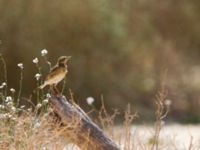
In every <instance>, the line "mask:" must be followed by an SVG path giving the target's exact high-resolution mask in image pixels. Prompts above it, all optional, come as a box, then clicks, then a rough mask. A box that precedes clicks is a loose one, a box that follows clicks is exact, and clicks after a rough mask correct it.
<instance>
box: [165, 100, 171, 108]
mask: <svg viewBox="0 0 200 150" xmlns="http://www.w3.org/2000/svg"><path fill="white" fill-rule="evenodd" d="M164 104H165V105H166V106H170V105H171V104H172V101H171V100H170V99H166V100H165V101H164Z"/></svg>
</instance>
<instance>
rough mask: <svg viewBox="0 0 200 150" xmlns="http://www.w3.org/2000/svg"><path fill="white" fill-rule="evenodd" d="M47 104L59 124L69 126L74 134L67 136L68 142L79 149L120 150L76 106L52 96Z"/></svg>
mask: <svg viewBox="0 0 200 150" xmlns="http://www.w3.org/2000/svg"><path fill="white" fill-rule="evenodd" d="M49 102H50V105H51V107H52V109H53V110H54V112H55V113H56V114H57V115H58V116H59V117H60V118H61V122H62V123H63V124H64V125H66V126H67V124H71V127H72V128H73V131H75V133H74V132H73V135H69V133H68V135H69V136H70V137H71V138H70V139H69V140H71V141H72V142H73V143H74V144H76V145H77V146H78V147H79V148H80V149H87V150H120V148H119V147H118V146H117V145H116V144H115V143H114V141H112V140H111V139H110V138H109V137H108V136H107V135H106V134H105V133H104V132H103V130H102V129H100V128H99V127H98V126H97V125H96V124H95V123H94V122H93V121H92V120H91V119H90V118H89V117H88V116H87V114H86V113H85V112H84V111H83V110H82V109H81V108H80V107H79V106H78V105H76V104H75V103H69V102H68V101H67V100H66V98H64V97H63V96H61V95H52V96H51V98H50V99H49ZM74 134H75V135H74ZM86 145H87V147H86Z"/></svg>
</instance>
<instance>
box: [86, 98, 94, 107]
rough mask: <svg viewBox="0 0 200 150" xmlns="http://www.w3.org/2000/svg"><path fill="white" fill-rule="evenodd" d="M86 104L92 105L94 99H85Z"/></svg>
mask: <svg viewBox="0 0 200 150" xmlns="http://www.w3.org/2000/svg"><path fill="white" fill-rule="evenodd" d="M86 102H87V104H88V105H92V103H93V102H94V98H93V97H88V98H86Z"/></svg>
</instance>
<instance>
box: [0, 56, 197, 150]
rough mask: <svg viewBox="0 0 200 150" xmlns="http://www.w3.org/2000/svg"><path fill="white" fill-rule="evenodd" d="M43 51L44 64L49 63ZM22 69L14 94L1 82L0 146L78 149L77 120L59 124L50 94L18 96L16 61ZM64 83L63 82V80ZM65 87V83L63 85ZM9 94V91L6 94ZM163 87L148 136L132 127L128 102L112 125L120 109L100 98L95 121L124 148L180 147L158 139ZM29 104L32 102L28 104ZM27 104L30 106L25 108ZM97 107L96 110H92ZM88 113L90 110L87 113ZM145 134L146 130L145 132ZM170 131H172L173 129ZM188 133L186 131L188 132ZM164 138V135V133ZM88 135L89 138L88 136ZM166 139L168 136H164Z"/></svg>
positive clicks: (192, 147) (190, 149) (164, 107)
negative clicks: (119, 122) (110, 107)
mask: <svg viewBox="0 0 200 150" xmlns="http://www.w3.org/2000/svg"><path fill="white" fill-rule="evenodd" d="M45 55H46V54H44V55H42V56H43V57H44V58H45V60H46V62H47V64H50V63H49V61H48V60H47V59H46V57H45ZM1 60H2V62H3V65H4V78H5V81H7V78H6V76H7V73H6V72H7V71H6V64H5V61H4V59H3V57H2V56H1ZM33 62H34V63H36V66H37V67H38V71H40V67H39V66H38V65H37V63H38V61H37V59H35V61H33ZM18 67H19V69H20V70H21V78H20V82H19V84H20V88H19V89H20V91H19V92H18V94H16V91H15V90H14V89H10V91H9V90H8V87H7V84H6V82H5V83H2V85H1V91H0V94H1V97H0V98H1V105H0V149H3V150H15V149H16V150H40V149H41V150H57V149H65V150H66V149H69V150H71V149H78V147H77V146H76V145H73V143H72V141H74V140H75V139H76V138H78V137H77V134H76V133H77V130H75V129H77V126H79V120H75V119H73V118H72V121H71V122H69V123H67V124H65V125H62V124H60V122H58V121H56V120H55V119H54V117H52V115H51V112H52V110H51V108H50V107H49V105H48V98H50V95H49V94H47V95H46V96H44V95H45V94H44V91H37V90H36V91H34V93H33V95H32V96H31V97H30V99H25V98H24V99H22V98H21V92H22V91H21V90H22V80H23V64H18ZM39 77H40V76H39V75H37V76H36V80H37V81H38V84H39V83H41V81H40V80H41V79H40V78H39ZM64 84H65V83H64ZM63 88H64V86H63ZM9 94H10V95H9ZM166 94H167V93H166V91H165V90H164V89H162V90H161V91H160V92H159V93H158V94H157V95H156V98H155V106H156V109H155V116H156V117H155V118H156V120H155V126H154V128H153V129H149V132H151V134H150V136H148V137H147V136H144V137H142V138H141V136H139V135H138V134H137V133H136V130H134V131H133V128H132V123H133V121H134V119H135V118H138V115H137V113H132V112H131V108H130V105H128V106H127V109H126V110H125V112H121V113H123V114H124V123H123V124H122V125H118V126H116V125H115V117H116V115H118V114H119V113H120V112H119V111H118V110H114V113H113V114H109V113H108V112H107V110H106V107H105V106H104V103H103V100H102V107H101V109H100V111H99V112H98V116H96V117H97V119H95V120H96V123H97V124H98V125H99V126H100V127H101V128H102V129H103V130H104V131H105V132H106V133H107V134H108V135H109V136H110V137H111V138H112V139H113V140H114V141H115V142H116V143H117V144H118V145H119V146H120V147H121V149H124V150H133V149H134V150H137V149H138V150H149V149H151V150H163V149H166V150H168V149H171V150H173V149H174V150H176V149H179V148H178V146H177V145H176V142H174V143H173V142H172V143H170V144H169V143H166V142H165V141H163V139H162V140H161V138H160V134H161V131H162V128H163V127H164V123H163V122H164V118H165V117H166V116H167V114H168V112H169V106H170V104H171V102H170V101H169V100H167V99H166ZM70 95H71V97H70V100H71V101H74V98H73V94H72V93H71V94H70ZM31 98H36V99H37V104H36V105H34V104H33V103H32V101H31ZM20 100H25V101H27V102H29V105H27V106H23V105H20V103H21V102H20ZM30 104H31V105H30ZM88 105H90V106H92V108H93V110H94V109H96V108H95V107H94V106H93V100H91V99H90V101H89V100H88ZM28 107H29V108H28ZM95 111H97V110H95ZM89 114H90V113H89ZM146 134H147V133H146ZM172 134H173V133H172ZM188 136H189V135H188ZM166 138H167V137H166ZM88 139H89V138H88ZM166 141H167V139H166ZM199 144H200V143H197V142H193V140H192V136H191V141H190V143H189V145H188V146H187V147H185V150H198V148H199V147H198V146H199ZM81 149H89V148H88V143H82V146H81Z"/></svg>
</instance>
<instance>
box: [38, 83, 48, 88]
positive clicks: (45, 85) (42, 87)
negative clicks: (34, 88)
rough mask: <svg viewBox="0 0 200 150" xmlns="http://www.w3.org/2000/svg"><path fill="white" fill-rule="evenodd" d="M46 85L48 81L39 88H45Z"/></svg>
mask: <svg viewBox="0 0 200 150" xmlns="http://www.w3.org/2000/svg"><path fill="white" fill-rule="evenodd" d="M46 85H47V84H46V83H44V84H42V85H41V86H39V89H43V88H44V87H45V86H46Z"/></svg>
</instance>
